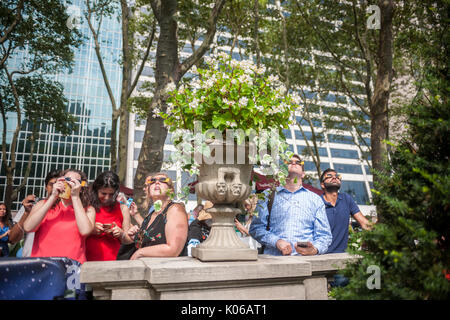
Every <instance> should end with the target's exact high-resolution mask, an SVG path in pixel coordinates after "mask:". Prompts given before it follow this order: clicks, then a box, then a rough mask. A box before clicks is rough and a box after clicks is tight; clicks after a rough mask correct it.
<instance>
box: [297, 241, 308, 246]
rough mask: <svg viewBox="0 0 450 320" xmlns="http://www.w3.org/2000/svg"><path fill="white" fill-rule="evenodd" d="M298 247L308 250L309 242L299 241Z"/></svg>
mask: <svg viewBox="0 0 450 320" xmlns="http://www.w3.org/2000/svg"><path fill="white" fill-rule="evenodd" d="M297 247H300V248H308V242H302V241H299V242H297Z"/></svg>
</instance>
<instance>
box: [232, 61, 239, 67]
mask: <svg viewBox="0 0 450 320" xmlns="http://www.w3.org/2000/svg"><path fill="white" fill-rule="evenodd" d="M230 66H231V68H236V67H239V61H237V60H231V61H230Z"/></svg>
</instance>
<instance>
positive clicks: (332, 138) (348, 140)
mask: <svg viewBox="0 0 450 320" xmlns="http://www.w3.org/2000/svg"><path fill="white" fill-rule="evenodd" d="M328 141H329V142H331V143H344V144H354V142H353V137H352V136H343V135H340V134H328Z"/></svg>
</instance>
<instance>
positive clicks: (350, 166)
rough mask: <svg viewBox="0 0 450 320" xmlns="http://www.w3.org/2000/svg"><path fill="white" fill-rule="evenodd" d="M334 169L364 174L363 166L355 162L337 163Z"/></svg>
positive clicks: (341, 171)
mask: <svg viewBox="0 0 450 320" xmlns="http://www.w3.org/2000/svg"><path fill="white" fill-rule="evenodd" d="M334 169H335V170H336V171H337V172H340V173H353V174H362V169H361V166H360V165H355V164H345V163H335V164H334Z"/></svg>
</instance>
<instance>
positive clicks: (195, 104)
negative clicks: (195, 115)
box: [190, 98, 200, 109]
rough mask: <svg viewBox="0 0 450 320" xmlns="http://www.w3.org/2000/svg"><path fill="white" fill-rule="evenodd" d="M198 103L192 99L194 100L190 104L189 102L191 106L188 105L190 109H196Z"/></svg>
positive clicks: (195, 99)
mask: <svg viewBox="0 0 450 320" xmlns="http://www.w3.org/2000/svg"><path fill="white" fill-rule="evenodd" d="M199 102H200V101H199V100H198V99H197V98H194V100H192V102H191V104H190V106H191V108H192V109H197V107H198V103H199Z"/></svg>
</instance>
